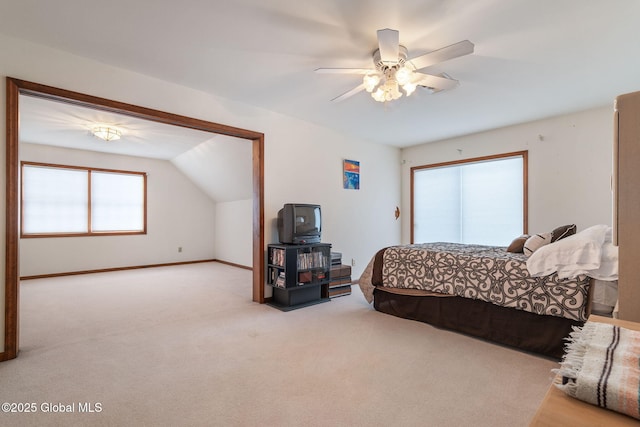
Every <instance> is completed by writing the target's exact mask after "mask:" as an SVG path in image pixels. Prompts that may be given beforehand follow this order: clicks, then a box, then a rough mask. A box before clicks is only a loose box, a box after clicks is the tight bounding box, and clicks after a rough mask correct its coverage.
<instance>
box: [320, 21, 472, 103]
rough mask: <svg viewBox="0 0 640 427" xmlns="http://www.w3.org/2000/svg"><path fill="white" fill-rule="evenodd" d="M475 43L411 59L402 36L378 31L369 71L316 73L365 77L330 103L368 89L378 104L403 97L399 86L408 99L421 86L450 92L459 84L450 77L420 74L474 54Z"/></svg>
mask: <svg viewBox="0 0 640 427" xmlns="http://www.w3.org/2000/svg"><path fill="white" fill-rule="evenodd" d="M473 47H474V46H473V43H471V42H470V41H469V40H464V41H461V42H458V43H454V44H452V45H450V46H447V47H443V48H441V49H438V50H434V51H432V52H429V53H426V54H424V55H420V56H417V57H415V58H408V51H407V48H406V47H404V46H402V45H401V44H400V33H399V32H398V31H397V30H391V29H389V28H385V29H384V30H378V49H376V50H375V51H374V52H373V64H374V66H375V69H370V68H318V69H316V70H315V71H316V73H331V74H363V75H364V77H363V79H362V83H361V84H360V85H358V86H356V87H355V88H353V89H351V90H349V91H348V92H345V93H343V94H342V95H339V96H337V97H335V98H333V99H332V100H331V101H342V100H344V99H346V98H349V97H350V96H353V95H355V94H356V93H358V92H361V91H363V90H366V91H367V92H369V93H371V96H372V97H373V99H375V100H376V101H379V102H387V101H392V100H394V99H398V98H400V97H401V96H402V91H400V89H399V88H400V87H402V90H403V91H404V93H406V95H407V96H409V95H411V94H412V93H413V92H414V91H415V90H416V88H417V87H418V86H421V87H426V88H429V89H431V90H432V91H441V90H445V89H451V88H453V87H455V86H457V85H458V81H457V80H455V79H452V78H451V77H450V76H448V75H447V74H444V73H443V74H440V75H438V76H435V75H432V74H425V73H420V72H419V71H420V70H422V69H424V68H427V67H429V66H431V65H435V64H438V63H440V62H444V61H448V60H450V59H453V58H457V57H460V56H464V55H468V54H470V53H473Z"/></svg>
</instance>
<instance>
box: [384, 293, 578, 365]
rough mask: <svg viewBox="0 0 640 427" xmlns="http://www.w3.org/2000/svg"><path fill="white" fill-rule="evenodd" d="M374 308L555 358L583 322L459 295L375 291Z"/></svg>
mask: <svg viewBox="0 0 640 427" xmlns="http://www.w3.org/2000/svg"><path fill="white" fill-rule="evenodd" d="M373 306H374V307H375V309H376V310H378V311H380V312H382V313H386V314H391V315H393V316H397V317H402V318H404V319H411V320H418V321H420V322H424V323H428V324H430V325H433V326H436V327H439V328H444V329H449V330H452V331H456V332H462V333H464V334H468V335H472V336H475V337H480V338H484V339H486V340H489V341H493V342H496V343H499V344H504V345H507V346H511V347H516V348H518V349H521V350H525V351H530V352H533V353H538V354H541V355H544V356H548V357H552V358H554V359H558V360H559V359H561V358H562V355H563V354H564V346H565V337H568V336H569V333H570V332H571V331H572V327H573V326H582V325H583V324H584V322H579V321H576V320H570V319H565V318H563V317H555V316H541V315H537V314H533V313H529V312H527V311H522V310H516V309H514V308H508V307H500V306H497V305H495V304H491V303H487V302H484V301H480V300H473V299H467V298H462V297H457V296H453V297H430V296H412V295H399V294H395V293H391V292H386V291H384V290H381V289H375V290H374V301H373Z"/></svg>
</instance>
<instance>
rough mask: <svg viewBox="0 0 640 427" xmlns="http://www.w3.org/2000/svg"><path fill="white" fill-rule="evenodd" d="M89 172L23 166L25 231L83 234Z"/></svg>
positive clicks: (87, 206)
mask: <svg viewBox="0 0 640 427" xmlns="http://www.w3.org/2000/svg"><path fill="white" fill-rule="evenodd" d="M87 174H88V172H87V171H86V170H74V169H60V168H49V167H42V166H31V165H25V166H24V167H23V168H22V230H23V232H24V233H31V234H35V233H86V232H87V231H88V229H87V228H88V224H87V218H88V209H89V205H88V198H89V190H88V177H87Z"/></svg>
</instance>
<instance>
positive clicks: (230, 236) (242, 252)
mask: <svg viewBox="0 0 640 427" xmlns="http://www.w3.org/2000/svg"><path fill="white" fill-rule="evenodd" d="M215 212H216V224H215V233H214V244H215V253H216V259H217V260H219V261H226V262H231V263H234V264H238V265H243V266H247V267H251V266H252V265H253V259H252V241H253V240H252V239H253V228H252V224H253V200H252V199H249V200H237V201H234V202H218V203H216V207H215Z"/></svg>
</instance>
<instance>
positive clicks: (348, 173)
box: [342, 159, 360, 190]
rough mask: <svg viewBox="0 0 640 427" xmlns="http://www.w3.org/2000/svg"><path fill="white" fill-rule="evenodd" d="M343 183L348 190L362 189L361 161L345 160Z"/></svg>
mask: <svg viewBox="0 0 640 427" xmlns="http://www.w3.org/2000/svg"><path fill="white" fill-rule="evenodd" d="M342 184H343V187H344V188H345V189H347V190H359V189H360V162H358V161H356V160H347V159H345V160H344V161H343V167H342Z"/></svg>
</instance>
